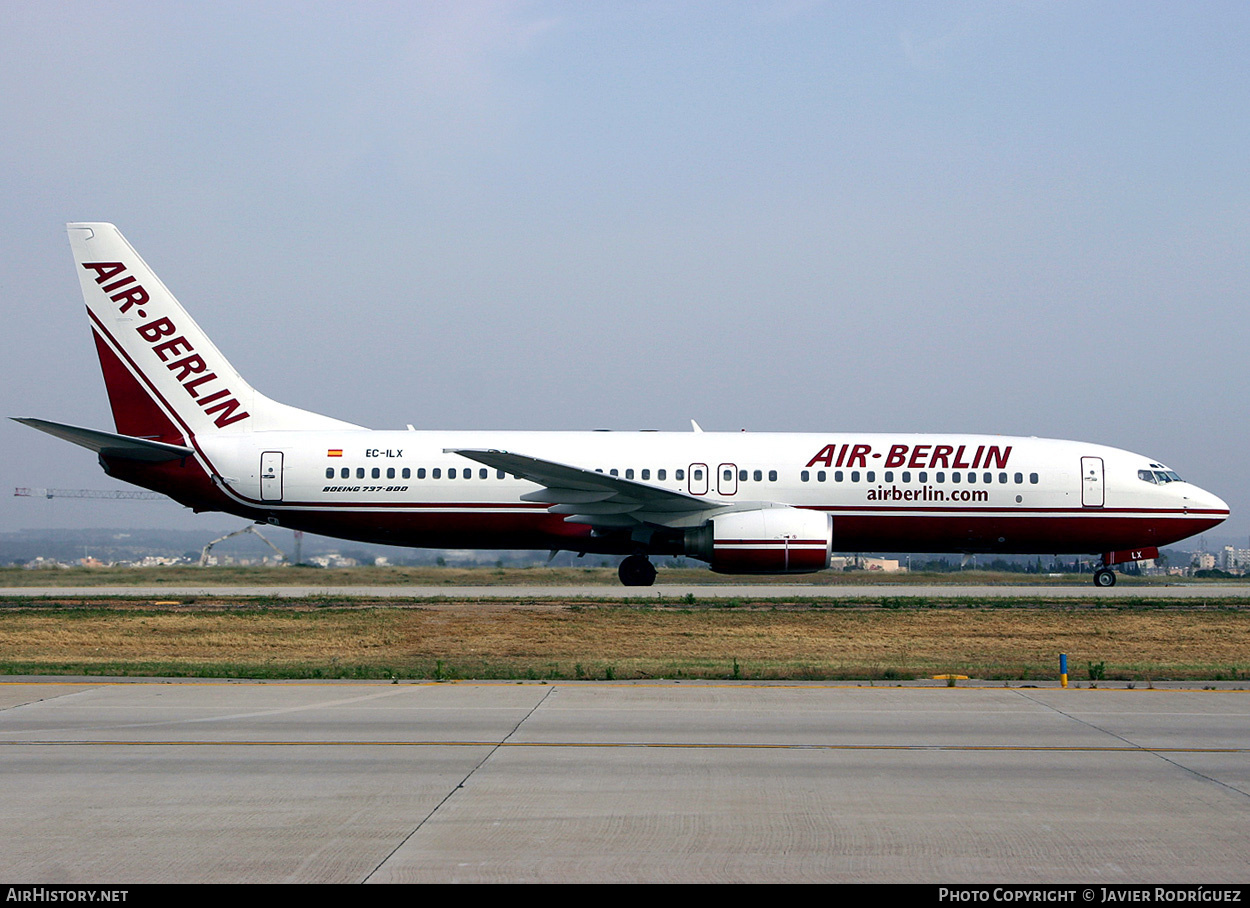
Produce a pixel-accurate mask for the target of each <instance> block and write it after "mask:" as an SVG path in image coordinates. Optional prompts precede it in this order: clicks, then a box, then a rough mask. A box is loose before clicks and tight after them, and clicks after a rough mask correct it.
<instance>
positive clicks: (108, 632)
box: [0, 603, 1250, 680]
mask: <svg viewBox="0 0 1250 908" xmlns="http://www.w3.org/2000/svg"><path fill="white" fill-rule="evenodd" d="M1061 652H1065V653H1067V654H1068V657H1069V663H1070V666H1071V669H1070V671H1071V673H1072V675H1073V677H1074V678H1078V679H1079V678H1083V677H1084V675H1085V671H1086V667H1087V665H1088V664H1090V663H1092V664H1095V665H1096V664H1098V663H1104V664H1105V671H1106V677H1107V678H1108V679H1115V678H1121V679H1134V680H1136V679H1142V680H1144V679H1154V680H1163V679H1193V678H1206V679H1210V678H1220V679H1229V680H1231V679H1237V678H1250V611H1246V610H1238V609H1219V608H1217V609H1210V608H1199V609H1194V608H1178V607H1175V605H1174V606H1173V607H1172V608H1167V609H1163V608H1155V607H1146V608H1141V609H1133V610H1127V609H1116V610H1109V609H1099V610H1090V609H1079V608H1071V607H1052V608H1011V609H1003V608H967V607H963V608H960V607H924V608H901V609H896V608H888V609H882V608H819V607H803V606H800V607H784V608H777V607H775V606H774V605H773V604H771V603H769V604H766V605H762V606H758V607H745V608H737V609H726V608H715V607H710V608H697V609H688V608H665V609H654V608H643V607H638V606H632V605H615V604H602V603H597V604H596V603H589V604H588V603H582V604H565V605H558V606H552V605H548V606H545V607H542V606H538V607H519V606H511V605H500V604H490V605H487V604H455V605H440V606H424V605H423V606H417V607H413V606H395V605H393V604H392V605H378V606H369V607H363V608H361V607H356V608H337V607H317V606H314V605H307V604H302V605H282V606H280V607H255V606H249V607H239V608H226V609H221V610H207V609H202V608H198V607H197V608H195V609H188V608H174V609H168V608H167V609H158V608H152V607H149V606H136V605H129V606H119V607H110V608H99V607H94V608H65V609H62V608H49V607H45V606H39V607H21V608H11V609H5V610H0V671H5V672H8V673H16V672H22V673H42V672H89V673H126V674H161V675H187V674H203V675H218V676H250V677H390V676H392V675H393V676H396V677H478V678H522V677H563V678H573V677H599V678H602V677H616V678H627V677H667V678H673V677H686V678H720V677H728V676H733V675H735V673H736V675H737V676H740V677H748V678H785V679H801V678H808V679H826V678H862V679H869V678H900V679H903V678H912V677H929V676H932V675H934V674H939V673H944V672H958V673H961V674H966V675H969V676H971V677H976V678H985V679H1011V678H1017V679H1018V678H1051V677H1055V675H1056V673H1057V662H1058V654H1059V653H1061ZM735 666H736V669H735Z"/></svg>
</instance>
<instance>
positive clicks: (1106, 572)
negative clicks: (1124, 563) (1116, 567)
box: [1094, 567, 1115, 586]
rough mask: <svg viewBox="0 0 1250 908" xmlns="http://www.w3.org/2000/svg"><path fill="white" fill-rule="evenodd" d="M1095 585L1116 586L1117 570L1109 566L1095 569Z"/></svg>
mask: <svg viewBox="0 0 1250 908" xmlns="http://www.w3.org/2000/svg"><path fill="white" fill-rule="evenodd" d="M1094 586H1115V571H1113V570H1111V568H1108V567H1104V568H1099V569H1098V570H1096V571H1094Z"/></svg>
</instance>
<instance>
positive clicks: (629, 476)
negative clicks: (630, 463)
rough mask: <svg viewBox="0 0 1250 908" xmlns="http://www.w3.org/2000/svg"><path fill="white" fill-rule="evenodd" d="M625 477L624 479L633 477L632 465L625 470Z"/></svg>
mask: <svg viewBox="0 0 1250 908" xmlns="http://www.w3.org/2000/svg"><path fill="white" fill-rule="evenodd" d="M625 478H626V479H633V478H634V468H633V467H630V468H629V469H627V470H626V471H625Z"/></svg>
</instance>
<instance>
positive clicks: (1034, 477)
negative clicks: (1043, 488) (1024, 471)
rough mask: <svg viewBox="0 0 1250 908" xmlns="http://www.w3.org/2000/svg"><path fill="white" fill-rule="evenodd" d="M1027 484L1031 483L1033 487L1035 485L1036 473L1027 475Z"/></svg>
mask: <svg viewBox="0 0 1250 908" xmlns="http://www.w3.org/2000/svg"><path fill="white" fill-rule="evenodd" d="M1029 482H1031V483H1033V485H1037V474H1036V473H1030V474H1029Z"/></svg>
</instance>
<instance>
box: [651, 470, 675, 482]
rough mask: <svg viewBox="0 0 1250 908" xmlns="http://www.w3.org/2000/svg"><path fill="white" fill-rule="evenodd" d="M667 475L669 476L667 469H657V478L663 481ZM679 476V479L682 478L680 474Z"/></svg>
mask: <svg viewBox="0 0 1250 908" xmlns="http://www.w3.org/2000/svg"><path fill="white" fill-rule="evenodd" d="M667 476H668V471H667V470H656V471H655V478H656V479H658V480H659V481H660V482H663V481H664V480H665V478H666V477H667ZM677 478H678V479H681V477H680V476H678V477H677Z"/></svg>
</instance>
